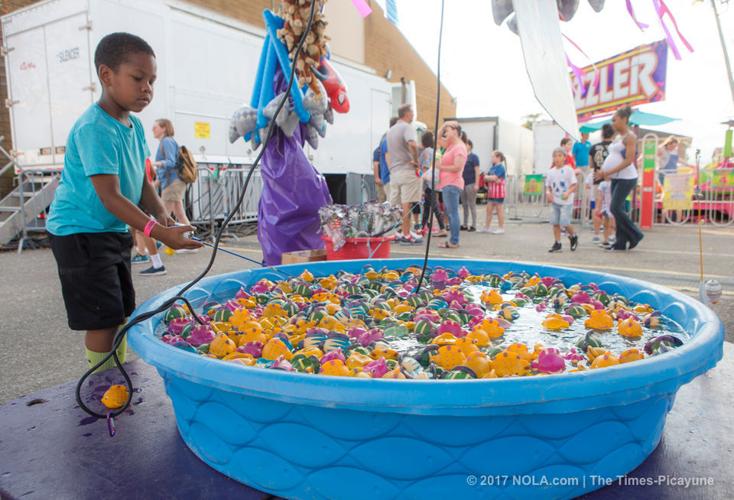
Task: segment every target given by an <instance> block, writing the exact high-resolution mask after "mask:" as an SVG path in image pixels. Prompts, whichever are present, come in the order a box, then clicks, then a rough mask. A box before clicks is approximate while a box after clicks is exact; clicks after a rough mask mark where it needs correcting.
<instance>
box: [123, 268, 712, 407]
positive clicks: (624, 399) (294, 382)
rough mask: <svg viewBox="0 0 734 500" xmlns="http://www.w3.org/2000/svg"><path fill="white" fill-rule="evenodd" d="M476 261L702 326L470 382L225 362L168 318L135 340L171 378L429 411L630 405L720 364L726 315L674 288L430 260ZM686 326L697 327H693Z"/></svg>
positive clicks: (299, 399) (289, 398)
mask: <svg viewBox="0 0 734 500" xmlns="http://www.w3.org/2000/svg"><path fill="white" fill-rule="evenodd" d="M421 262H422V261H421V260H420V259H383V260H354V261H327V262H309V263H303V264H290V265H285V266H276V268H275V269H277V270H281V271H283V272H284V273H286V274H288V275H291V276H297V275H298V274H300V272H302V271H303V270H304V269H306V268H308V269H310V270H311V271H312V272H314V274H317V275H319V274H321V273H319V270H322V269H330V268H331V270H328V271H325V273H326V274H330V273H333V272H334V270H333V269H334V268H335V267H339V268H346V269H348V270H350V271H352V272H355V271H357V270H358V269H361V267H363V266H364V265H367V264H370V265H375V266H382V265H387V266H393V267H403V268H404V267H407V266H409V265H417V264H420V263H421ZM473 263H476V264H482V265H484V266H503V267H504V268H505V269H506V270H507V271H509V270H515V271H520V270H526V271H528V272H530V273H534V272H538V273H539V274H545V275H551V276H556V277H561V278H562V279H573V280H575V281H576V282H585V283H590V282H596V283H597V284H599V285H600V287H601V288H604V286H607V287H608V286H611V285H616V286H617V287H621V286H622V285H623V286H624V287H625V288H627V289H628V290H631V295H630V293H626V294H625V295H626V296H627V297H630V298H632V297H634V296H635V294H638V293H641V292H649V293H652V295H653V296H654V297H666V296H667V297H668V298H670V299H671V300H670V301H669V302H670V304H669V306H668V307H671V306H672V305H673V304H681V305H682V306H683V307H684V308H685V311H684V312H685V313H686V315H687V316H688V315H690V314H691V313H693V314H694V315H695V317H694V318H693V319H692V320H690V321H697V323H696V325H695V326H696V331H695V332H689V333H690V335H691V339H690V340H689V341H688V342H687V343H686V344H684V345H683V346H681V347H679V348H678V349H676V350H674V351H672V352H668V353H666V354H664V355H660V356H655V357H650V358H646V359H645V360H642V361H637V362H633V363H628V364H624V365H618V366H613V367H608V368H604V369H600V370H588V371H585V372H580V373H572V374H571V373H563V374H558V375H545V376H534V377H512V378H498V379H468V380H410V379H408V380H392V379H389V380H384V379H358V378H352V377H332V376H324V375H309V374H301V373H292V372H284V371H280V370H270V369H262V368H254V367H246V366H242V365H238V364H233V363H224V362H221V361H219V360H214V359H210V358H206V357H202V356H200V355H198V354H194V353H190V352H186V351H183V350H181V349H177V348H175V347H172V346H170V345H167V344H164V343H163V342H161V341H160V339H158V338H157V337H155V335H154V333H153V332H154V329H155V328H154V323H153V322H154V321H155V324H157V323H159V322H160V321H161V319H162V315H157V316H156V317H154V318H153V319H149V320H147V321H145V322H143V323H141V324H139V325H136V326H134V327H133V328H131V330H130V332H129V337H130V339H129V342H130V346H131V347H132V349H133V350H134V351H135V352H136V353H138V355H139V356H140V357H141V358H142V359H143V360H145V361H146V362H148V363H149V364H152V365H154V366H155V367H156V368H157V369H158V370H159V371H160V372H163V373H165V374H166V375H167V376H174V377H178V378H181V379H184V380H187V381H189V382H193V383H196V384H201V385H204V386H207V387H210V388H213V389H214V388H216V389H220V390H226V391H229V392H236V393H242V394H246V395H251V396H256V397H261V398H265V399H272V400H277V401H286V402H292V403H296V404H307V405H312V406H321V407H329V408H341V409H351V410H358V411H368V410H369V411H377V412H396V413H409V414H426V415H447V414H454V415H467V414H508V413H533V412H536V411H538V406H539V405H542V410H543V411H544V412H548V413H563V412H569V411H583V410H590V409H595V408H599V407H604V406H613V405H619V404H630V403H633V402H636V401H641V400H644V399H649V398H650V397H653V396H655V395H657V394H659V393H660V392H666V393H674V392H675V391H676V390H677V389H678V388H679V387H680V386H681V385H683V384H684V383H687V382H689V381H690V380H692V379H693V378H694V377H696V376H698V375H700V374H701V373H704V372H705V371H708V370H709V369H711V368H713V366H715V365H716V363H717V362H718V361H719V360H720V359H721V358H722V356H723V340H724V329H723V325H722V323H721V321H720V319H719V318H718V316H717V315H716V314H715V313H714V312H713V311H712V310H711V309H710V308H708V307H707V306H705V305H704V304H702V303H700V302H698V301H697V300H695V299H693V298H691V297H688V296H686V295H684V294H682V293H680V292H677V291H675V290H671V289H668V288H666V287H663V286H660V285H655V284H653V283H649V282H645V281H642V280H638V279H635V278H628V277H623V276H617V275H613V274H608V273H600V272H596V271H587V270H580V269H573V268H568V267H563V266H550V265H541V264H533V263H529V262H510V261H502V260H476V259H472V260H467V259H431V260H430V264H429V265H430V266H431V267H436V266H442V267H453V268H454V269H458V268H459V267H460V266H469V267H471V265H472V264H473ZM273 273H274V271H273V269H270V268H250V269H244V270H241V271H235V272H231V273H227V274H221V275H216V276H211V277H209V278H205V279H204V280H202V282H200V283H199V285H197V287H196V288H194V289H192V290H191V291H189V292H188V294H189V296H191V295H190V294H191V293H192V292H195V291H196V290H197V289H206V290H209V291H210V292H211V289H212V288H214V287H215V286H216V285H218V284H221V283H223V282H225V281H226V280H237V281H243V280H245V278H246V277H250V279H248V280H246V281H244V283H246V284H251V283H254V282H255V281H257V280H258V279H261V278H262V277H270V278H272V277H273ZM179 289H180V286H176V287H172V288H169V289H168V290H166V291H164V292H162V293H160V294H158V295H157V296H155V297H152V298H151V299H149V300H147V301H146V302H144V303H143V304H141V305H140V306H139V307H138V308H137V309H136V310H135V312H134V313H133V315H132V317H135V316H137V315H139V314H141V312H143V311H147V310H150V309H152V308H154V307H157V306H158V305H160V304H161V303H162V302H163V301H165V300H166V299H167V298H169V297H171V296H173V295H174V294H175V293H176V291H177V290H179ZM656 309H659V308H658V307H656ZM663 313H664V314H665V312H664V310H663ZM682 326H683V327H684V328H686V330H688V328H687V327H688V325H682ZM447 389H450V390H447Z"/></svg>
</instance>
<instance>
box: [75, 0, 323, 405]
mask: <svg viewBox="0 0 734 500" xmlns="http://www.w3.org/2000/svg"><path fill="white" fill-rule="evenodd" d="M317 2H319V0H312V1H311V10H310V12H309V17H308V23H307V24H306V28H305V29H304V30H303V34H302V35H301V39H300V40H299V41H298V45H297V46H296V50H295V52H294V54H293V63H292V64H291V74H290V77H289V79H288V86H287V87H286V90H285V94H284V95H283V98H282V99H281V101H280V104H278V108H277V109H276V110H275V113H274V114H273V118H272V119H271V120H270V125H269V126H268V134H267V136H266V138H265V140H264V141H263V143H262V149H261V150H260V153H258V155H257V157H256V158H255V161H254V162H253V163H252V165H251V166H250V171H249V172H248V173H247V177H246V178H245V183H244V187H243V188H242V191H241V192H240V196H239V198H237V203H236V204H235V206H234V207H233V208H232V210H231V211H230V212H229V214H228V215H227V217H226V218H225V219H224V222H223V223H222V225H221V226H220V228H219V231H218V232H217V237H216V238H215V240H214V245H213V246H212V255H211V257H210V258H209V263H208V264H207V265H206V267H205V268H204V270H203V271H202V272H201V273H200V274H199V275H198V276H197V277H196V278H194V279H193V280H191V281H190V282H189V283H188V284H187V285H185V286H184V287H182V288H181V290H179V291H178V293H177V294H176V295H175V296H174V297H171V298H170V299H168V300H166V301H165V302H164V303H163V304H161V305H160V306H159V307H158V308H156V309H154V310H152V311H148V312H145V313H141V314H139V315H138V316H136V317H135V319H133V320H131V321H130V322H128V323H127V324H126V325H125V326H123V327H122V328H120V330H118V332H117V333H116V334H115V338H114V339H113V341H112V350H111V351H110V352H109V353H108V354H107V355H106V356H105V357H104V358H103V359H102V360H101V361H100V362H99V363H97V364H96V365H94V366H93V367H91V368H90V369H89V370H88V371H87V372H86V373H85V374H84V375H82V377H81V378H80V379H79V382H78V383H77V385H76V402H77V404H78V405H79V407H80V408H81V409H82V410H84V411H85V412H87V413H88V414H89V415H91V416H93V417H96V418H108V415H103V414H101V413H97V412H95V411H94V410H92V409H90V408H88V407H87V405H85V404H84V402H83V401H82V396H81V392H82V386H83V385H84V382H85V381H86V379H87V378H89V376H90V375H91V374H92V373H94V372H95V370H97V369H98V368H99V367H100V366H102V365H103V364H105V363H106V362H107V361H108V360H109V359H110V358H112V359H113V360H114V362H115V366H116V367H117V369H118V370H119V371H120V373H122V376H123V378H124V379H125V384H126V385H127V387H128V395H127V401H126V402H125V404H124V405H123V406H122V407H121V408H120V409H118V410H116V411H113V412H111V413H110V414H109V416H111V417H112V418H115V417H117V416H118V415H121V414H122V413H123V412H124V411H125V410H126V409H127V407H128V406H130V402H131V401H132V398H133V390H134V389H133V383H132V380H130V376H129V375H128V374H127V372H126V371H125V368H124V367H123V366H122V363H120V360H119V358H118V357H117V352H116V351H117V349H118V348H119V347H120V345H121V344H122V341H123V339H124V338H125V335H126V334H127V332H128V330H130V328H132V327H133V326H135V325H137V324H139V323H142V322H143V321H147V320H148V319H150V318H152V317H153V316H155V315H156V314H159V313H161V312H163V311H165V310H167V309H168V308H169V307H171V306H172V305H173V304H175V303H176V302H178V301H182V302H184V303H185V304H186V305H187V306H188V308H189V310H190V311H191V313H192V315H193V317H194V319H195V320H196V321H198V322H199V323H201V320H200V319H199V317H198V316H197V315H196V313H195V311H194V308H193V307H192V306H191V304H190V303H189V301H188V300H187V299H186V298H185V297H184V296H183V294H184V293H186V292H187V291H188V290H190V289H191V288H192V287H193V286H194V285H196V283H198V282H199V281H201V279H202V278H204V277H205V276H206V275H207V274H208V273H209V271H211V268H212V266H213V265H214V260H215V259H216V256H217V251H218V250H219V242H220V240H221V239H222V234H224V230H225V229H226V228H227V224H229V222H230V221H231V220H232V218H233V217H234V215H235V214H236V213H237V211H238V210H239V209H240V207H241V206H242V202H243V201H244V199H245V193H246V192H247V188H248V186H249V185H250V180H251V179H252V175H253V174H254V173H255V169H256V168H257V166H258V164H259V163H260V159H261V158H262V156H263V154H264V153H265V149H266V148H267V145H268V143H269V142H270V139H271V138H272V137H273V132H274V130H275V127H276V126H277V125H276V124H275V119H276V118H277V116H278V114H279V113H280V111H281V110H282V109H283V106H284V105H285V103H286V101H287V100H288V98H289V97H290V95H291V89H292V87H293V82H294V80H295V75H296V61H297V59H298V56H299V55H300V54H301V51H302V49H303V45H304V43H305V41H306V34H307V33H309V32H310V31H311V26H312V24H313V18H314V13H315V12H316V3H317ZM267 83H269V82H267Z"/></svg>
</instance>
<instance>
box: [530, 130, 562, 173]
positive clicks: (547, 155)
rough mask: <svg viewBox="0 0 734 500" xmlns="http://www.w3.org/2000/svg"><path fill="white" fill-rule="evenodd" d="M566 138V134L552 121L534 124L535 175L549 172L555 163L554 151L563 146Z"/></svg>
mask: <svg viewBox="0 0 734 500" xmlns="http://www.w3.org/2000/svg"><path fill="white" fill-rule="evenodd" d="M564 137H566V132H565V131H564V130H563V129H562V128H561V127H560V126H558V125H557V124H556V122H554V121H552V120H541V121H537V122H535V123H534V124H533V150H534V152H535V165H534V168H533V172H534V173H536V174H546V173H547V172H548V170H549V169H550V166H551V163H552V162H553V150H554V149H556V148H557V147H560V146H561V139H563V138H564Z"/></svg>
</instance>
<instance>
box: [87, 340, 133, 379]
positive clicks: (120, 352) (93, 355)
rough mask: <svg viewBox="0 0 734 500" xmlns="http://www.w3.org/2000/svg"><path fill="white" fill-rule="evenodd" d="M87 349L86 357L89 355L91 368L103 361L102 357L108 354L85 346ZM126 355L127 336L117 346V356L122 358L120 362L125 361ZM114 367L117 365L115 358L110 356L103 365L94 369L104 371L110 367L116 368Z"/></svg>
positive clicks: (88, 359)
mask: <svg viewBox="0 0 734 500" xmlns="http://www.w3.org/2000/svg"><path fill="white" fill-rule="evenodd" d="M85 351H86V357H87V366H88V367H89V368H91V367H93V366H94V365H96V364H97V363H99V362H100V361H102V359H104V357H105V356H107V354H108V353H106V352H94V351H90V350H89V349H86V348H85ZM126 356H127V337H125V338H124V339H122V343H121V344H120V346H119V347H118V348H117V358H118V359H119V360H120V363H124V362H125V357H126ZM114 367H115V360H114V359H113V358H111V357H110V359H108V360H107V361H106V362H105V363H104V364H103V365H102V366H100V367H99V368H97V369H96V370H95V371H94V373H98V372H103V371H105V370H109V369H110V368H114Z"/></svg>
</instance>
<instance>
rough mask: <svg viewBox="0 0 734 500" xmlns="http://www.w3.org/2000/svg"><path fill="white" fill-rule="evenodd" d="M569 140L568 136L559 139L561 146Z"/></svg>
mask: <svg viewBox="0 0 734 500" xmlns="http://www.w3.org/2000/svg"><path fill="white" fill-rule="evenodd" d="M570 142H571V138H570V137H564V138H563V139H561V146H565V145H566V144H568V143H570Z"/></svg>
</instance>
